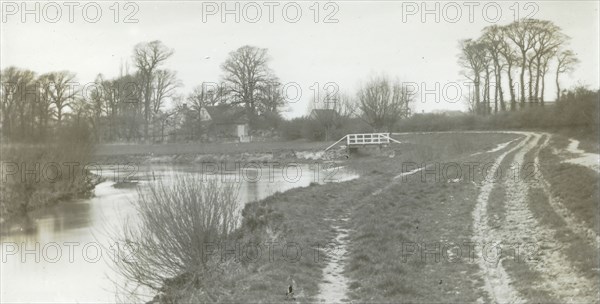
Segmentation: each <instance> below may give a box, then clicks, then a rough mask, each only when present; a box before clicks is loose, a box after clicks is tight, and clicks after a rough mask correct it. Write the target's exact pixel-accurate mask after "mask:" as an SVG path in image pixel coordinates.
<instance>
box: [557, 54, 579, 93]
mask: <svg viewBox="0 0 600 304" xmlns="http://www.w3.org/2000/svg"><path fill="white" fill-rule="evenodd" d="M556 60H557V66H556V101H559V100H560V82H559V81H558V78H559V76H560V74H563V73H568V72H570V71H573V69H574V68H575V65H577V63H579V59H577V57H576V56H575V53H574V52H573V51H571V50H564V51H561V52H558V54H557V55H556Z"/></svg>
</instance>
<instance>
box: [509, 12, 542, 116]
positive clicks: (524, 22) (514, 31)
mask: <svg viewBox="0 0 600 304" xmlns="http://www.w3.org/2000/svg"><path fill="white" fill-rule="evenodd" d="M532 26H533V23H532V22H531V20H529V19H521V20H519V21H516V22H513V23H511V24H509V25H508V26H506V31H505V34H506V37H507V38H508V39H509V40H510V41H512V42H513V43H514V44H515V45H516V46H517V48H518V52H519V53H520V57H519V59H520V60H521V63H520V67H521V74H520V85H521V107H524V106H525V70H526V69H527V66H528V65H527V60H528V56H527V53H528V52H529V51H530V50H531V49H532V48H533V45H534V39H535V35H532V31H531V28H532Z"/></svg>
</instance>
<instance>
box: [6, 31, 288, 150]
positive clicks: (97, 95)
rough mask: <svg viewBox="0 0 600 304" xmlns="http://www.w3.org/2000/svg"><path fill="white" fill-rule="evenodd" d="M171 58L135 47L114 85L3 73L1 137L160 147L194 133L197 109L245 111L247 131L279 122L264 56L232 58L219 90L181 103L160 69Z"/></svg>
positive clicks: (205, 90) (247, 51)
mask: <svg viewBox="0 0 600 304" xmlns="http://www.w3.org/2000/svg"><path fill="white" fill-rule="evenodd" d="M173 54H174V51H173V50H172V49H170V48H168V47H167V46H165V45H164V44H163V43H162V42H160V41H152V42H145V43H140V44H137V45H136V46H135V47H134V50H133V55H132V62H133V67H134V70H133V71H131V72H130V71H129V68H128V66H125V67H123V66H122V67H121V72H120V75H119V76H118V77H116V78H113V79H106V78H105V77H104V76H103V75H101V74H99V75H98V76H97V77H96V79H95V80H94V81H93V82H92V83H79V82H78V81H77V78H76V74H75V73H73V72H70V71H58V72H49V73H45V74H38V73H36V72H34V71H30V70H26V69H20V68H17V67H8V68H6V69H4V70H3V71H2V72H1V74H0V79H1V82H2V86H1V87H0V90H1V91H0V94H1V96H0V100H1V103H0V107H1V112H2V115H1V116H0V119H1V123H2V130H1V132H2V136H3V138H4V139H8V140H11V141H40V140H44V139H49V138H53V137H54V136H58V135H59V134H62V133H68V134H69V135H70V136H73V135H77V136H79V137H81V138H84V139H89V140H92V141H95V142H102V141H104V142H113V141H145V142H150V141H153V139H156V138H159V139H162V138H163V137H164V131H165V129H166V128H171V129H175V128H187V129H188V130H187V131H188V132H189V133H199V132H200V131H201V130H200V128H201V124H200V121H199V120H200V117H201V115H200V109H201V108H202V107H205V106H213V105H217V104H220V105H228V106H240V107H244V109H245V110H246V112H247V115H248V119H249V120H250V123H251V124H252V125H260V121H261V119H263V118H265V117H268V118H269V119H270V120H278V119H280V115H279V113H280V111H281V108H282V107H283V105H284V99H283V97H282V95H281V88H280V86H281V85H280V84H279V80H278V78H277V77H276V76H275V75H274V74H273V72H272V71H271V70H270V68H269V67H268V62H269V60H270V58H269V56H268V53H267V50H266V49H261V48H257V47H252V46H243V47H241V48H239V49H237V50H235V51H233V52H231V53H230V54H229V57H228V59H227V60H226V61H225V62H224V63H223V64H222V65H221V68H222V71H223V75H222V77H221V79H220V80H216V81H214V82H210V83H211V84H215V83H218V84H219V85H218V86H209V85H199V86H198V87H196V88H195V89H194V90H193V92H192V93H191V94H189V95H188V96H183V95H182V94H181V93H180V92H179V91H178V88H180V86H181V82H180V81H179V79H178V78H177V74H176V72H175V71H172V70H169V69H166V68H164V65H165V63H166V62H167V61H168V60H169V59H170V58H171V57H172V56H173ZM187 105H189V107H188V106H187ZM184 110H185V111H184ZM65 130H68V131H69V132H65ZM73 132H75V133H77V134H73Z"/></svg>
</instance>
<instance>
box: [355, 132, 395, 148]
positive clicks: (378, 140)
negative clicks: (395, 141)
mask: <svg viewBox="0 0 600 304" xmlns="http://www.w3.org/2000/svg"><path fill="white" fill-rule="evenodd" d="M346 143H347V144H348V145H368V144H389V143H390V134H389V133H364V134H348V135H347V136H346Z"/></svg>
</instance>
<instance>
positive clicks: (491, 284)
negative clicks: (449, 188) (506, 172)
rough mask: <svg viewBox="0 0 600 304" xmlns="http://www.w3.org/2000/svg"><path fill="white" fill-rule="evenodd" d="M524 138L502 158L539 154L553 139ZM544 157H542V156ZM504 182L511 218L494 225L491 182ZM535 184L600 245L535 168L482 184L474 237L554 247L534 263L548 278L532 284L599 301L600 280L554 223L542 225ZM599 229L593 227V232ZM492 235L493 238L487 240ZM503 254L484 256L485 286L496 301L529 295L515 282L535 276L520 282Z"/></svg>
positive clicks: (568, 299) (567, 299)
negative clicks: (565, 248) (568, 250)
mask: <svg viewBox="0 0 600 304" xmlns="http://www.w3.org/2000/svg"><path fill="white" fill-rule="evenodd" d="M523 135H524V138H523V139H521V140H520V142H519V143H518V144H517V145H515V146H513V147H512V148H510V149H507V150H505V152H503V153H502V154H501V155H500V156H499V157H498V158H497V159H496V162H495V163H496V164H500V163H501V162H502V161H503V159H504V158H505V157H507V156H508V155H512V156H511V157H512V163H513V164H524V163H525V156H526V155H527V153H529V152H531V151H533V152H534V153H535V154H536V156H537V154H539V150H540V149H542V148H543V147H544V146H545V145H547V143H548V141H549V136H550V135H548V134H539V133H523ZM536 162H538V163H539V158H538V157H536ZM496 169H497V166H496V167H495V168H493V169H492V170H493V171H495V170H496ZM500 182H504V183H505V185H506V187H505V189H506V191H507V193H506V200H505V208H506V218H505V222H504V223H503V224H502V225H500V226H499V227H496V229H491V228H490V227H489V226H488V225H487V222H488V217H489V214H488V213H487V204H488V198H489V193H490V191H491V188H492V187H493V186H494V185H495V184H496V183H500ZM532 188H541V189H543V191H544V193H545V194H546V195H547V196H548V197H549V199H550V201H551V202H552V201H553V203H551V205H552V206H553V207H554V208H555V210H554V211H555V212H557V214H558V215H560V216H561V217H562V218H563V219H565V222H566V223H567V225H568V226H569V228H570V229H571V230H572V231H573V232H574V233H576V234H577V233H579V234H581V233H584V234H585V235H584V237H589V238H590V239H591V240H592V242H596V243H595V244H593V245H594V246H596V247H597V245H598V243H597V235H594V236H592V237H590V235H589V233H590V232H589V231H588V230H583V229H582V228H580V227H581V225H580V224H578V223H576V222H575V220H574V217H573V216H572V215H570V214H569V213H568V211H566V208H564V207H562V206H560V203H559V202H558V201H557V200H556V199H554V200H553V198H552V197H551V194H550V193H549V191H548V182H547V181H545V180H544V177H543V176H542V175H541V174H540V172H537V170H536V173H535V176H534V178H532V179H524V178H521V177H519V178H508V179H506V180H505V181H498V180H492V181H488V182H486V183H484V184H483V185H481V187H480V196H479V200H478V204H477V207H476V210H475V212H474V214H473V223H474V231H475V236H474V241H475V242H476V243H479V244H481V243H484V242H490V240H497V241H495V242H496V243H495V245H499V246H501V245H502V244H527V243H529V244H536V245H537V246H543V248H552V249H551V250H541V251H540V252H539V253H540V254H539V255H538V256H537V257H536V261H535V264H534V267H533V268H534V269H535V270H536V271H537V272H538V273H539V274H540V277H541V278H542V282H541V283H540V284H538V286H530V287H531V288H535V289H537V290H539V291H541V292H543V293H544V294H546V295H548V296H550V297H552V298H554V299H556V300H558V301H559V302H561V303H594V302H597V301H598V282H596V281H593V280H590V279H588V278H587V277H586V276H585V275H583V274H582V273H579V272H578V271H577V270H576V268H575V267H574V266H573V263H572V261H570V260H569V259H568V258H567V257H566V256H565V254H564V253H563V252H562V251H561V250H560V249H561V247H562V246H561V244H560V242H558V241H557V240H556V239H555V237H554V235H555V231H553V229H552V227H547V226H543V225H541V224H540V223H539V222H538V220H537V219H536V218H535V217H534V215H533V214H532V212H531V210H530V209H529V206H528V203H529V202H528V197H527V194H528V192H529V191H531V190H532ZM592 233H593V232H592ZM486 240H487V241H486ZM504 258H506V257H501V258H500V259H499V260H497V261H496V263H493V262H491V261H489V260H488V261H486V259H482V258H480V259H479V266H480V267H481V270H482V276H483V279H484V281H485V284H484V286H485V288H486V291H487V293H488V294H489V296H490V298H491V299H492V300H493V301H494V302H496V303H522V302H525V299H523V297H522V296H521V295H520V294H519V292H518V291H517V290H516V289H517V288H516V287H515V286H517V285H520V284H529V283H530V282H517V281H515V279H514V278H511V277H510V275H509V273H508V272H507V271H506V269H505V267H504V265H503V264H504V263H503V259H504Z"/></svg>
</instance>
